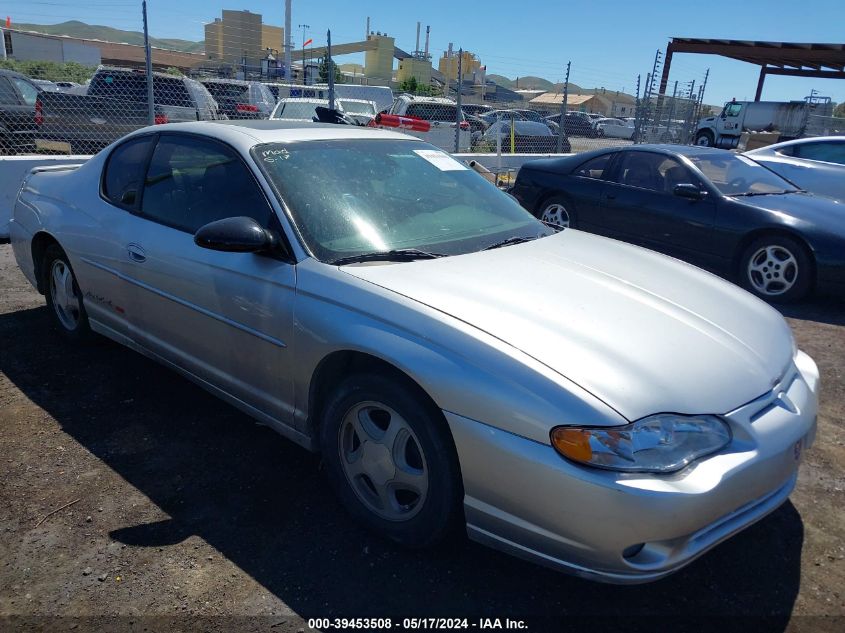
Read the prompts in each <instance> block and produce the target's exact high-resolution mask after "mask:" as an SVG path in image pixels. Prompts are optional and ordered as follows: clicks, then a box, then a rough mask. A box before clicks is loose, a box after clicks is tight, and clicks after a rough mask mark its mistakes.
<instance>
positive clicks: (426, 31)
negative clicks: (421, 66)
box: [425, 25, 431, 59]
mask: <svg viewBox="0 0 845 633" xmlns="http://www.w3.org/2000/svg"><path fill="white" fill-rule="evenodd" d="M430 31H431V26H429V25H426V27H425V58H426V59H428V35H429V32H430Z"/></svg>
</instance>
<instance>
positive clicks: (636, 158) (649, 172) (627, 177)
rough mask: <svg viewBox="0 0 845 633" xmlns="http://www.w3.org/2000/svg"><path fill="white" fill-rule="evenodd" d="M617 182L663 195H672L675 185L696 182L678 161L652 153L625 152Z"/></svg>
mask: <svg viewBox="0 0 845 633" xmlns="http://www.w3.org/2000/svg"><path fill="white" fill-rule="evenodd" d="M617 180H618V181H619V182H620V183H622V184H623V185H629V186H631V187H638V188H640V189H649V190H651V191H659V192H662V193H672V192H673V191H674V189H675V185H679V184H682V183H688V182H694V180H693V178H692V175H691V174H690V172H689V170H688V169H687V168H686V167H684V166H683V165H681V163H679V162H678V161H677V160H675V159H674V158H671V157H669V156H664V155H663V154H652V153H650V152H623V153H622V160H621V161H620V165H619V171H618V174H617Z"/></svg>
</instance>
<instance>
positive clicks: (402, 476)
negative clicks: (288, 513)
mask: <svg viewBox="0 0 845 633" xmlns="http://www.w3.org/2000/svg"><path fill="white" fill-rule="evenodd" d="M320 447H321V450H322V453H323V460H324V463H325V465H326V470H327V473H328V478H329V482H330V483H331V485H332V488H334V490H335V493H336V494H337V495H338V497H339V498H340V500H341V502H342V503H343V505H344V507H345V508H346V510H347V511H348V512H349V514H351V515H352V516H353V517H354V518H355V519H356V520H357V521H358V522H359V523H361V524H363V525H364V526H365V527H367V528H369V529H370V530H371V531H373V532H376V533H377V534H379V535H381V536H383V537H385V538H388V539H390V540H392V541H395V542H396V543H399V544H401V545H404V546H406V547H413V548H420V547H428V546H431V545H434V544H436V543H439V542H440V541H443V540H444V539H445V538H446V537H447V536H449V535H450V534H451V533H453V532H456V531H457V528H459V527H460V526H462V520H463V513H462V510H461V504H462V502H463V485H462V481H461V474H460V467H459V465H458V457H457V451H456V450H455V445H454V443H453V441H452V436H451V434H450V433H449V429H448V426H447V425H446V421H445V420H444V419H443V415H442V413H441V412H440V411H439V410H438V409H437V408H436V407H435V406H434V405H433V404H432V403H431V402H430V401H429V400H428V399H427V398H425V397H424V395H423V394H421V393H419V390H418V389H417V388H415V386H414V385H412V384H409V383H408V382H406V381H404V380H401V379H399V378H394V377H392V376H389V375H382V374H359V375H353V376H350V377H349V378H347V379H346V380H344V381H343V382H342V383H340V385H338V386H337V388H336V389H335V390H334V392H333V393H332V395H331V396H330V397H329V401H328V403H327V404H326V407H325V409H324V414H323V416H322V420H321V424H320Z"/></svg>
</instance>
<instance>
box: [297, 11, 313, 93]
mask: <svg viewBox="0 0 845 633" xmlns="http://www.w3.org/2000/svg"><path fill="white" fill-rule="evenodd" d="M297 28H300V29H302V85H303V86H304V85H305V83H306V81H305V76H306V75H307V72H306V67H305V31H306V30H307V29H310V28H311V27H310V26H309V25H307V24H300V25H299V26H298V27H297Z"/></svg>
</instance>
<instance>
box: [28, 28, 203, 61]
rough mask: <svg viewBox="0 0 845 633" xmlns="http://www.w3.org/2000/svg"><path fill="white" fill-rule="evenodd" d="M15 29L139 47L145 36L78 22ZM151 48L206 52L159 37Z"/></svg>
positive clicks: (198, 46)
mask: <svg viewBox="0 0 845 633" xmlns="http://www.w3.org/2000/svg"><path fill="white" fill-rule="evenodd" d="M13 27H14V28H16V29H20V30H22V31H35V32H36V33H45V34H47V35H68V36H70V37H80V38H84V39H89V40H101V41H104V42H120V43H123V44H137V45H139V46H143V44H144V34H143V33H142V32H140V31H123V30H121V29H114V28H112V27H110V26H99V25H96V24H86V23H85V22H79V21H78V20H71V21H69V22H62V23H61V24H14V25H13ZM150 46H154V47H156V48H167V49H170V50H174V51H183V52H186V53H202V52H203V50H205V45H204V43H203V42H191V41H190V40H179V39H168V38H157V37H150Z"/></svg>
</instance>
